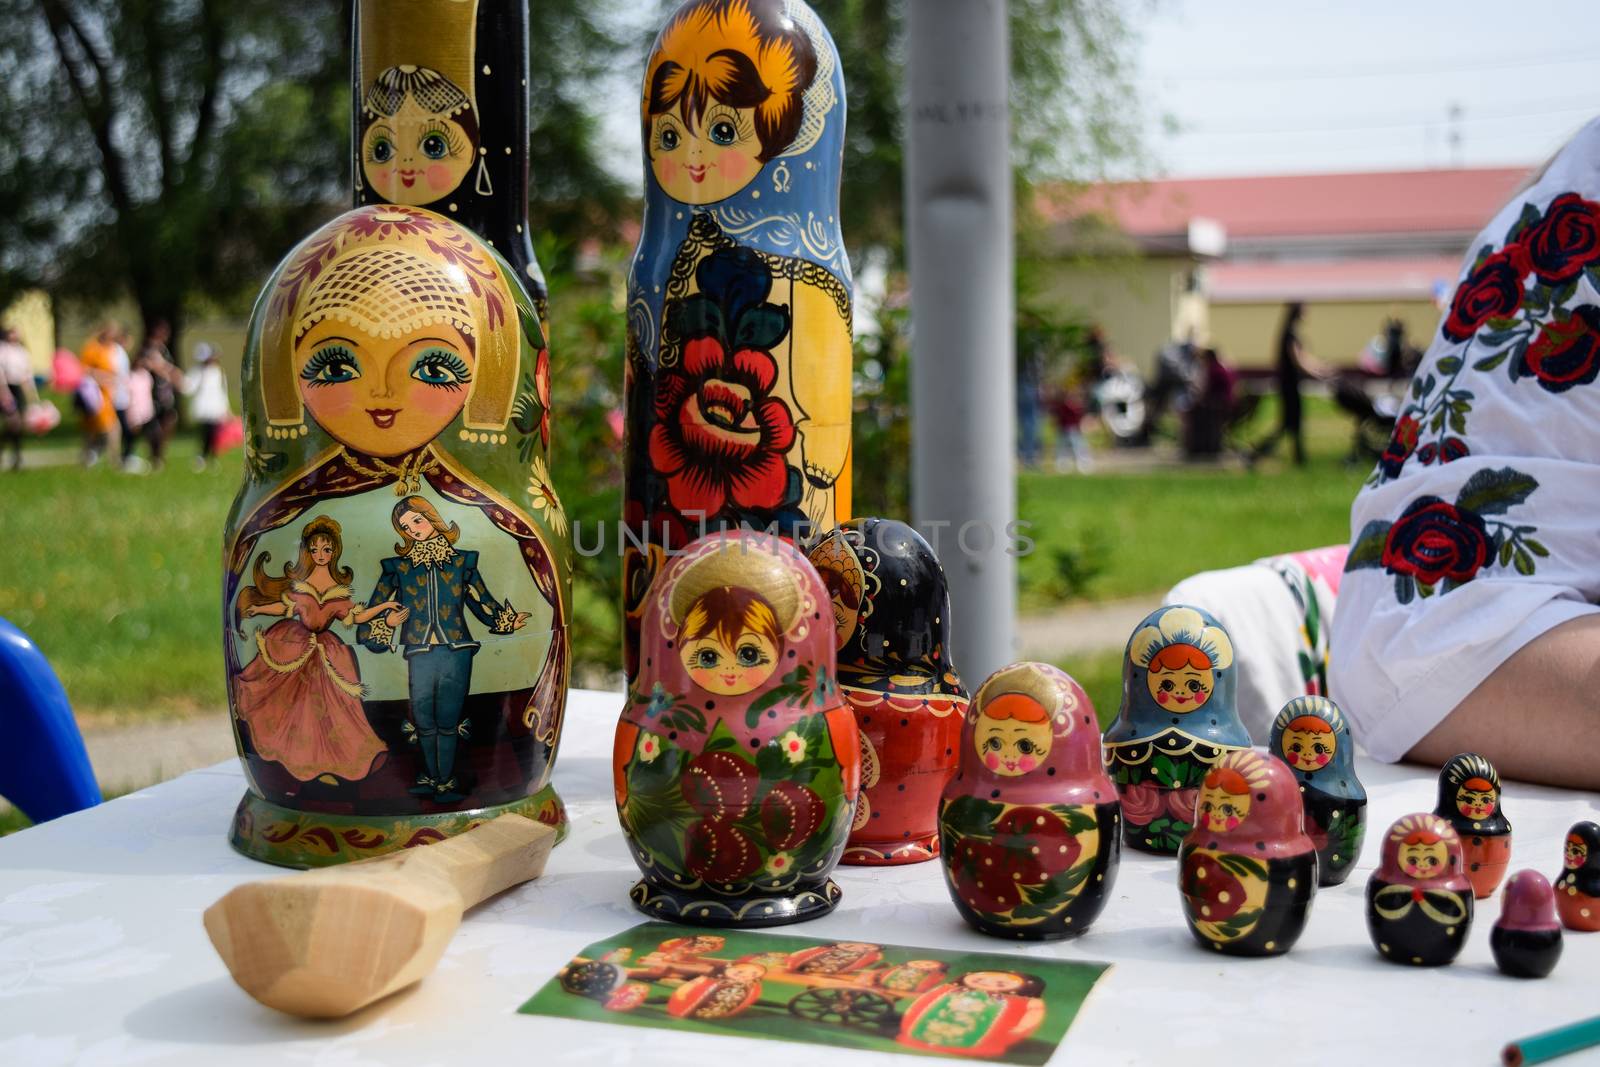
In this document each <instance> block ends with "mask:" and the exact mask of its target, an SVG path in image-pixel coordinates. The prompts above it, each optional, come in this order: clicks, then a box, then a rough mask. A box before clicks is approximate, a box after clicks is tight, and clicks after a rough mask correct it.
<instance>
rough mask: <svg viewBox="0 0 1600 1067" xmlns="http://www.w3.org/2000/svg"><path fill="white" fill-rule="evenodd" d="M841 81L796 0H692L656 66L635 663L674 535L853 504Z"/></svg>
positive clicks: (648, 74) (812, 525) (645, 100)
mask: <svg viewBox="0 0 1600 1067" xmlns="http://www.w3.org/2000/svg"><path fill="white" fill-rule="evenodd" d="M844 115H845V108H844V80H843V78H842V76H841V74H840V71H839V57H838V52H837V50H836V49H835V48H834V45H833V41H832V39H831V38H830V37H829V36H828V32H827V30H826V29H825V28H824V27H823V26H822V23H821V22H820V21H819V20H818V19H817V16H816V14H815V12H813V11H812V10H811V9H810V8H809V7H807V6H806V5H805V4H804V3H802V2H800V0H689V2H688V3H685V4H684V5H683V6H681V7H680V8H678V10H677V11H676V12H674V13H673V15H672V16H671V17H670V18H669V19H668V21H667V24H666V26H665V27H664V28H663V29H662V31H661V34H660V36H659V37H657V38H656V42H655V45H654V46H653V47H652V49H651V51H650V57H649V60H648V61H647V63H646V66H645V77H644V84H643V90H642V94H641V101H640V120H641V123H642V134H643V138H644V157H645V214H644V227H643V230H642V232H641V234H640V238H639V247H638V249H637V251H636V253H635V255H634V259H633V263H632V270H631V272H630V274H629V278H628V363H627V382H626V393H627V422H626V425H627V445H626V474H625V488H624V519H625V521H626V524H627V526H628V528H629V530H630V539H629V540H628V541H627V542H625V544H624V550H623V570H624V579H623V584H624V590H623V598H624V607H625V609H626V615H627V623H626V637H625V649H626V666H627V671H628V675H629V677H632V676H633V675H634V674H635V673H636V671H637V669H638V627H639V617H640V612H641V611H642V608H643V603H644V594H645V591H646V590H647V589H648V588H649V585H650V582H651V580H652V579H653V578H654V577H655V574H656V573H657V571H659V570H660V568H661V564H662V561H663V559H664V558H665V554H666V553H667V552H668V551H670V550H673V549H676V548H681V547H683V545H685V544H687V543H688V541H689V540H691V539H692V538H693V537H695V536H697V535H698V534H700V533H702V532H704V531H706V530H715V529H723V528H728V527H736V526H739V525H741V524H747V525H750V526H754V527H757V528H760V529H766V530H774V531H775V532H777V533H780V534H782V535H784V536H786V537H796V536H802V535H804V534H806V533H807V532H809V531H817V532H825V531H827V530H829V529H832V528H833V526H834V525H836V524H837V522H838V521H839V520H841V519H843V518H847V517H849V513H850V316H851V300H852V290H851V279H850V264H849V261H848V259H847V258H846V255H845V250H844V245H843V243H842V241H841V237H840V233H839V217H838V212H839V208H838V203H839V179H840V168H841V154H842V150H843V144H844Z"/></svg>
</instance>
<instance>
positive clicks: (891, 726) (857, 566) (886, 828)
mask: <svg viewBox="0 0 1600 1067" xmlns="http://www.w3.org/2000/svg"><path fill="white" fill-rule="evenodd" d="M811 562H812V563H813V564H815V566H816V568H817V573H818V574H820V575H822V581H823V584H824V585H826V586H827V587H828V593H829V595H830V596H831V597H832V598H833V621H834V626H835V628H836V630H837V633H838V640H839V689H840V691H841V692H843V693H844V697H845V699H846V700H847V701H849V703H850V706H851V708H853V709H854V710H855V713H856V726H857V727H858V728H859V729H860V731H861V799H860V800H859V801H858V802H857V803H856V815H855V822H854V823H853V824H852V827H851V831H850V840H849V841H848V842H847V843H846V844H845V849H844V859H843V860H841V861H840V862H842V863H854V864H864V865H868V866H875V865H879V864H897V863H918V862H920V861H922V860H928V859H932V858H933V857H934V856H936V855H938V853H939V825H938V821H939V819H938V817H939V794H940V793H941V792H942V791H943V789H944V784H945V783H946V782H947V781H949V780H950V776H951V775H952V774H954V773H955V769H956V761H957V756H956V747H957V746H958V745H959V744H960V743H961V722H962V718H963V716H964V713H965V712H966V710H967V691H966V690H965V689H963V688H962V686H961V677H960V675H959V674H957V673H956V666H955V664H954V663H953V662H952V661H951V659H950V595H949V592H948V590H947V588H946V586H945V579H944V569H943V568H941V567H940V566H939V559H938V557H937V556H935V555H934V553H933V549H932V548H931V547H929V545H928V542H926V541H924V540H923V539H922V537H921V535H920V534H918V533H917V532H916V531H915V530H913V529H912V528H911V527H909V526H907V525H906V524H905V523H903V522H896V521H895V520H893V519H851V520H850V521H849V522H847V523H845V524H844V525H842V526H840V527H839V528H838V529H836V530H834V531H833V532H832V533H830V534H829V535H828V536H827V537H825V538H823V539H822V540H821V541H820V542H818V544H817V546H816V547H815V548H813V549H812V550H811Z"/></svg>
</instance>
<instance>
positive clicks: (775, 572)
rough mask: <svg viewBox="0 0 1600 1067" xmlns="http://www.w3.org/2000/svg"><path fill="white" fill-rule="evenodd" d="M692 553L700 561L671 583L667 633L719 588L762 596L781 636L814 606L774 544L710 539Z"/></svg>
mask: <svg viewBox="0 0 1600 1067" xmlns="http://www.w3.org/2000/svg"><path fill="white" fill-rule="evenodd" d="M691 552H693V553H694V554H695V555H696V556H697V557H698V558H695V559H692V560H689V561H686V562H685V563H683V564H682V569H681V570H680V571H679V572H678V574H677V577H676V580H675V581H674V582H673V585H672V590H671V593H670V600H669V601H668V603H667V605H666V607H667V614H666V616H664V617H663V618H662V624H663V626H664V627H665V626H666V625H668V624H670V625H671V626H672V627H673V628H674V629H676V628H677V627H679V626H682V625H683V620H684V618H685V617H686V616H687V615H688V614H689V609H690V608H692V607H693V606H694V604H695V602H696V601H697V600H699V599H700V598H701V597H702V596H704V595H705V594H707V593H709V592H710V591H711V590H713V589H720V588H743V589H749V590H751V591H752V592H755V593H756V594H758V595H759V596H760V597H761V598H762V599H763V600H765V601H766V602H767V603H768V604H769V605H771V607H772V611H773V614H774V615H775V616H776V617H777V620H778V627H779V629H780V630H781V631H782V632H783V633H788V632H789V631H790V630H791V629H792V628H793V627H794V625H795V623H797V622H798V621H799V620H800V617H801V614H802V613H803V612H805V611H806V610H809V608H811V607H813V606H814V605H812V604H811V601H810V599H809V598H808V597H807V596H806V593H805V590H804V588H803V587H802V584H801V574H802V572H801V571H800V570H798V569H797V568H796V567H795V566H794V564H793V563H791V562H790V561H789V560H787V559H785V558H784V556H785V554H784V553H783V552H782V551H781V550H780V549H779V548H778V546H777V544H776V543H774V544H772V545H771V547H768V545H767V543H765V542H763V541H761V540H760V539H759V535H757V536H756V537H752V538H750V539H749V540H745V541H723V540H721V539H719V538H716V537H708V538H705V539H703V540H702V541H701V542H700V544H698V545H697V546H695V547H694V548H692V549H691ZM830 647H831V646H830Z"/></svg>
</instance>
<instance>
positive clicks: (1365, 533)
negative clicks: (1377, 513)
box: [1344, 519, 1393, 571]
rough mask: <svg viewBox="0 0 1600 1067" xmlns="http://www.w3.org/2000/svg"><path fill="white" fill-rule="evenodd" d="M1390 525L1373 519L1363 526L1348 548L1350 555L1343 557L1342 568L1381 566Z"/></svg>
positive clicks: (1356, 568) (1353, 569) (1349, 569)
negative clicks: (1354, 541) (1353, 542)
mask: <svg viewBox="0 0 1600 1067" xmlns="http://www.w3.org/2000/svg"><path fill="white" fill-rule="evenodd" d="M1392 525H1393V523H1389V522H1385V521H1384V520H1382V519H1374V520H1373V521H1372V522H1369V523H1367V524H1366V525H1365V526H1363V527H1362V528H1361V534H1360V536H1358V537H1357V538H1356V543H1355V544H1354V545H1353V546H1352V547H1351V549H1350V555H1349V556H1348V557H1346V559H1345V562H1344V569H1345V570H1347V571H1355V570H1364V569H1366V568H1369V567H1381V566H1383V546H1384V545H1386V544H1387V543H1388V541H1389V527H1390V526H1392Z"/></svg>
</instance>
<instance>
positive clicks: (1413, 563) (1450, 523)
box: [1383, 496, 1489, 585]
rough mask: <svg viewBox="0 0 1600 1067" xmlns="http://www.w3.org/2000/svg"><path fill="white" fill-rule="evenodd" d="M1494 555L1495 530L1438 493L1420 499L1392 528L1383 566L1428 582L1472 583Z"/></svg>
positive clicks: (1384, 546) (1394, 571)
mask: <svg viewBox="0 0 1600 1067" xmlns="http://www.w3.org/2000/svg"><path fill="white" fill-rule="evenodd" d="M1488 558H1489V531H1488V527H1487V526H1485V525H1484V521H1483V519H1482V517H1481V516H1479V515H1478V514H1477V513H1476V512H1473V511H1468V510H1466V509H1464V508H1458V507H1456V506H1455V505H1454V504H1450V503H1446V502H1445V501H1444V500H1441V499H1440V498H1439V497H1436V496H1423V497H1418V498H1417V499H1416V500H1414V501H1412V502H1411V504H1410V506H1408V507H1407V508H1406V510H1405V511H1404V512H1402V513H1401V515H1400V517H1399V518H1398V519H1396V520H1395V523H1394V525H1393V526H1391V527H1390V528H1389V535H1388V538H1387V539H1386V540H1385V542H1384V545H1383V566H1384V567H1385V569H1387V570H1388V571H1389V573H1391V574H1407V575H1410V576H1411V577H1413V578H1415V579H1416V580H1417V581H1419V582H1421V583H1423V584H1424V585H1434V584H1436V583H1437V582H1439V581H1440V580H1441V579H1444V578H1449V579H1450V580H1451V581H1452V582H1470V581H1471V580H1472V579H1473V578H1474V577H1475V576H1476V575H1477V573H1478V571H1479V569H1481V568H1482V567H1483V565H1484V563H1485V562H1487V561H1488Z"/></svg>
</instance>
